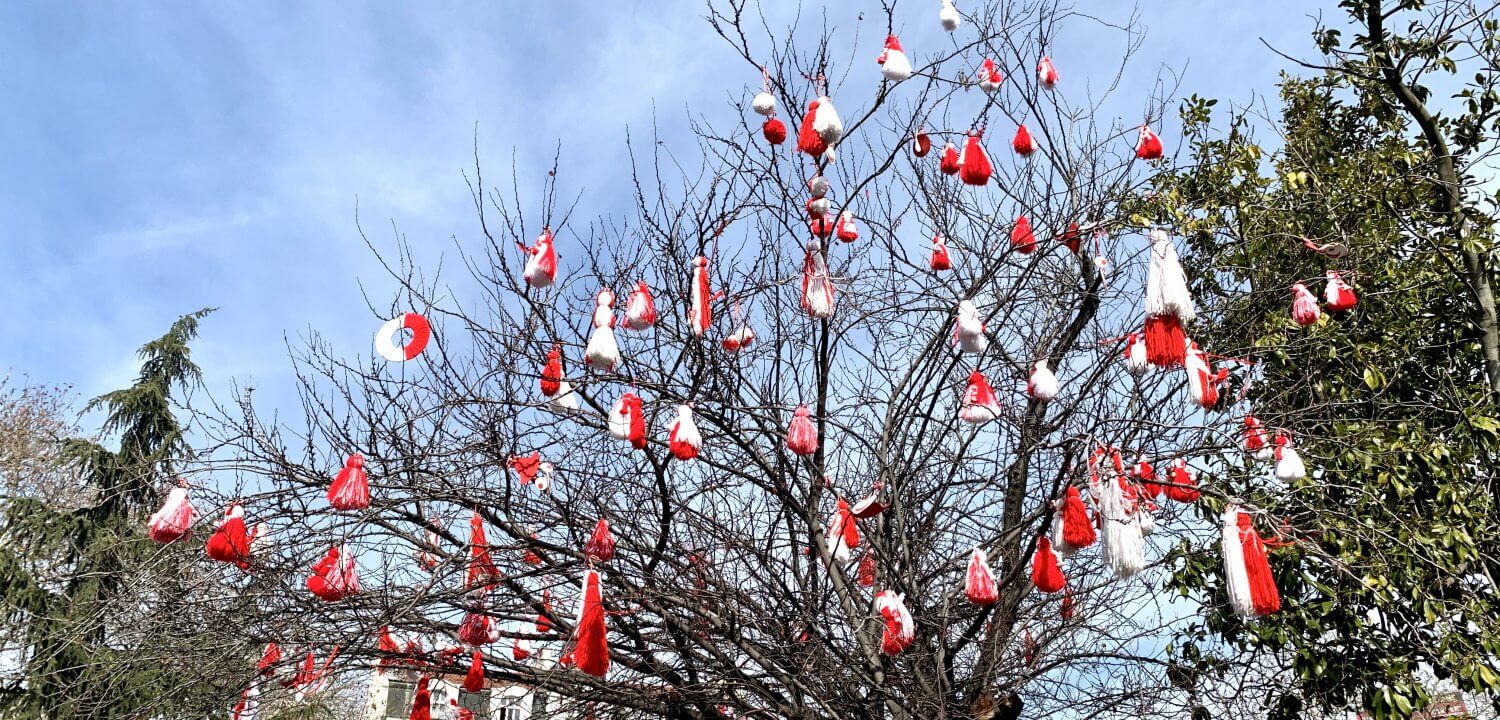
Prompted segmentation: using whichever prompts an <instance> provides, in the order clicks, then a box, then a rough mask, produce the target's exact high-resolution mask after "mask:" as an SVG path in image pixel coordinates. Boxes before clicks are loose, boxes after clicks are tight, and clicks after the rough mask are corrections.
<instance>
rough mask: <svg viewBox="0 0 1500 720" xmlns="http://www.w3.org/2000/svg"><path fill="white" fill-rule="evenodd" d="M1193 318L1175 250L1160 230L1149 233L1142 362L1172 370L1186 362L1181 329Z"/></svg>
mask: <svg viewBox="0 0 1500 720" xmlns="http://www.w3.org/2000/svg"><path fill="white" fill-rule="evenodd" d="M1195 317H1197V312H1196V310H1195V309H1194V308H1193V296H1192V293H1190V292H1189V291H1188V284H1187V275H1185V274H1184V273H1183V272H1182V264H1181V263H1179V262H1178V260H1177V248H1176V247H1174V246H1173V245H1172V241H1171V239H1169V238H1168V237H1167V234H1166V232H1164V231H1162V230H1152V231H1151V264H1150V270H1149V273H1148V274H1147V276H1146V333H1145V335H1146V359H1147V361H1149V362H1150V363H1151V364H1152V365H1155V366H1157V367H1175V366H1177V365H1181V364H1182V362H1183V361H1184V360H1185V359H1186V355H1187V344H1186V337H1185V336H1184V335H1183V332H1182V328H1183V327H1184V326H1185V325H1187V324H1188V323H1191V322H1192V321H1193V318H1195Z"/></svg>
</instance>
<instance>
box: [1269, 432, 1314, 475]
mask: <svg viewBox="0 0 1500 720" xmlns="http://www.w3.org/2000/svg"><path fill="white" fill-rule="evenodd" d="M1305 477H1307V465H1306V464H1304V463H1303V462H1302V455H1301V454H1299V453H1298V452H1297V450H1296V448H1293V447H1292V444H1291V442H1290V441H1288V440H1287V439H1286V436H1284V435H1278V436H1276V479H1277V480H1280V481H1282V482H1290V481H1292V480H1301V479H1302V478H1305Z"/></svg>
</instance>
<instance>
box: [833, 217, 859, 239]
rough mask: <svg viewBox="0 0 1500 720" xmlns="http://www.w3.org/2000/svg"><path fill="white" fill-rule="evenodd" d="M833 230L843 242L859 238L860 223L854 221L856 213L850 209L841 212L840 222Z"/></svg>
mask: <svg viewBox="0 0 1500 720" xmlns="http://www.w3.org/2000/svg"><path fill="white" fill-rule="evenodd" d="M833 232H834V235H835V236H836V237H838V239H839V240H840V241H842V242H846V243H850V242H854V241H855V240H858V239H859V224H858V223H856V222H854V213H852V212H849V211H848V210H845V211H843V212H841V213H839V222H838V225H836V226H834V229H833Z"/></svg>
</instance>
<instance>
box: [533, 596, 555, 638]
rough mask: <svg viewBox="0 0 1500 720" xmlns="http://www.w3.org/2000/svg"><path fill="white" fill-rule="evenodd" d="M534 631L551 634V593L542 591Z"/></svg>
mask: <svg viewBox="0 0 1500 720" xmlns="http://www.w3.org/2000/svg"><path fill="white" fill-rule="evenodd" d="M536 631H537V632H538V633H542V634H546V633H550V632H552V591H551V590H547V589H545V588H544V589H543V590H542V609H541V611H540V612H538V613H537V614H536Z"/></svg>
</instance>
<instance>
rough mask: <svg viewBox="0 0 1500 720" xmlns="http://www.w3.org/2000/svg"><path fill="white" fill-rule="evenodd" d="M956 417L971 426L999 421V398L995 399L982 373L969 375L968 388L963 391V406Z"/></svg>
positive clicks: (976, 371) (993, 392) (993, 391)
mask: <svg viewBox="0 0 1500 720" xmlns="http://www.w3.org/2000/svg"><path fill="white" fill-rule="evenodd" d="M958 416H959V417H960V418H962V419H963V421H964V422H966V423H969V424H971V425H980V424H983V423H987V422H990V421H991V420H996V419H999V417H1000V398H998V397H996V395H995V390H994V388H992V387H990V383H989V380H986V379H985V377H984V373H982V372H979V371H978V370H975V371H974V372H972V373H969V386H968V387H967V388H965V389H964V399H963V405H962V406H961V407H960V408H959V410H958Z"/></svg>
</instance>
